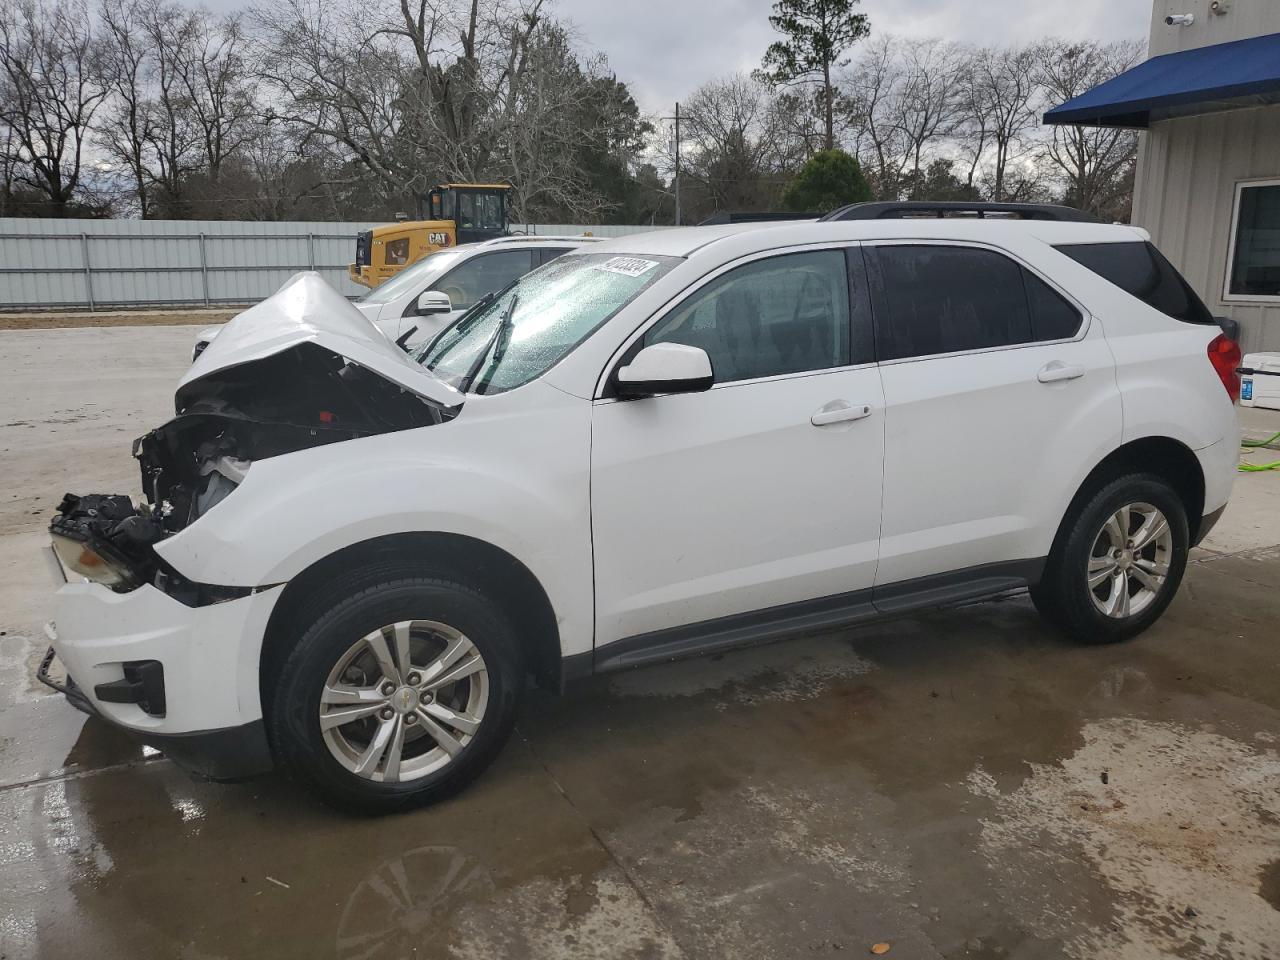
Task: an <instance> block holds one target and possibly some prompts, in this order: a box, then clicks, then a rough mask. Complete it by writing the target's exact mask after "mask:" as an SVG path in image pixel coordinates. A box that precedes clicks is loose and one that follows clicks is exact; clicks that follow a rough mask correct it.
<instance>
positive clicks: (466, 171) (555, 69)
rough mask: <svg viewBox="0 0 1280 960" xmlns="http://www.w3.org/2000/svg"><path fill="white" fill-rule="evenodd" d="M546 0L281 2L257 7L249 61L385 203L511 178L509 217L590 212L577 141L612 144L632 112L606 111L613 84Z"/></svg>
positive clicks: (593, 202) (318, 140)
mask: <svg viewBox="0 0 1280 960" xmlns="http://www.w3.org/2000/svg"><path fill="white" fill-rule="evenodd" d="M543 3H544V0H486V2H481V0H437V2H428V0H401V2H400V4H399V7H398V9H396V10H395V11H394V12H392V13H389V14H388V15H386V16H384V17H381V18H379V17H374V18H372V19H371V18H370V14H369V11H368V9H365V8H357V7H355V6H349V5H347V0H287V2H286V3H285V4H283V5H282V6H280V7H273V8H270V9H266V8H263V9H259V10H258V11H256V12H255V14H254V21H255V23H256V24H257V25H258V27H259V29H260V33H261V36H262V46H261V49H260V50H259V52H258V53H257V54H256V58H257V60H258V62H259V64H260V66H259V69H260V70H261V72H262V75H263V76H264V78H265V79H266V80H267V81H268V83H269V84H270V86H271V88H272V90H273V92H274V94H275V96H274V97H273V100H274V101H275V102H276V103H277V104H278V106H277V107H276V110H277V113H276V117H277V118H278V119H280V120H282V121H284V122H286V123H288V124H290V125H292V126H293V127H295V128H296V129H297V130H298V131H299V136H300V140H301V142H303V143H306V144H324V145H327V147H328V148H329V149H330V150H332V152H333V154H334V157H335V159H336V160H337V161H338V163H339V164H341V163H344V162H347V161H355V162H356V163H358V164H359V165H360V166H362V167H364V168H365V169H366V170H367V171H368V173H369V175H371V176H372V177H373V178H375V180H376V181H377V182H378V184H379V185H380V190H381V192H382V193H383V195H384V196H386V197H388V198H397V200H398V201H399V202H402V203H407V204H411V205H416V206H418V207H419V209H421V206H420V205H421V202H422V198H423V197H424V195H425V192H426V188H428V187H429V186H431V185H432V184H433V183H435V182H438V181H440V180H462V181H479V180H486V179H510V180H511V181H512V183H513V185H514V187H515V190H514V193H513V196H512V199H513V204H514V207H515V215H516V217H517V218H525V217H529V216H531V215H532V214H533V213H534V212H536V211H538V210H563V211H572V212H575V213H576V214H577V215H580V216H591V215H594V214H595V213H598V212H599V211H600V209H601V204H602V198H601V197H600V196H599V195H598V193H597V192H595V191H593V189H592V187H591V185H590V184H589V183H587V182H586V178H584V177H583V176H582V171H581V170H580V169H579V164H578V161H579V159H580V158H581V156H582V150H583V148H584V146H589V147H593V148H600V149H608V145H609V143H610V142H611V140H613V139H616V132H615V131H616V128H617V127H618V125H619V121H621V125H622V126H624V127H625V126H626V125H627V124H628V123H630V124H631V125H632V126H633V127H634V126H635V124H637V123H639V122H640V121H639V118H638V114H637V115H636V116H634V117H632V118H631V119H630V120H628V119H627V118H626V117H622V116H621V114H617V113H616V112H615V113H614V114H612V115H611V114H610V104H611V103H613V101H612V100H611V99H610V97H608V96H603V97H602V95H601V94H602V92H606V93H607V88H608V86H609V84H611V83H612V84H616V81H615V80H613V79H612V78H611V75H609V74H608V73H607V71H606V69H605V65H604V63H603V61H602V60H601V59H600V58H598V57H591V56H587V57H583V56H581V55H579V54H578V53H577V51H576V50H575V49H574V48H573V45H572V43H571V41H570V38H569V37H568V36H567V34H566V33H565V32H564V31H563V30H562V29H561V28H560V27H559V26H558V25H557V24H555V23H554V22H552V21H549V20H547V19H545V18H544V17H543V15H542V7H543ZM626 100H627V102H628V103H631V101H630V98H629V95H627V97H626ZM619 109H621V107H619ZM631 109H632V110H633V111H634V103H631Z"/></svg>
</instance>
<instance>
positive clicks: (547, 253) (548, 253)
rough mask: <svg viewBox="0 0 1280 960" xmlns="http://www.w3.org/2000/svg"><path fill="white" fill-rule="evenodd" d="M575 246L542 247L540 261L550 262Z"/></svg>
mask: <svg viewBox="0 0 1280 960" xmlns="http://www.w3.org/2000/svg"><path fill="white" fill-rule="evenodd" d="M572 249H573V247H540V248H539V249H538V263H539V265H541V264H544V263H550V262H551V261H552V260H554V259H555V258H556V257H563V256H564V255H565V254H566V253H568V252H569V251H570V250H572Z"/></svg>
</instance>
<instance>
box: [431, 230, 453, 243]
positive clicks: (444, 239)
mask: <svg viewBox="0 0 1280 960" xmlns="http://www.w3.org/2000/svg"><path fill="white" fill-rule="evenodd" d="M427 242H428V243H429V244H431V245H432V246H433V247H447V246H448V245H449V234H447V233H445V232H444V231H443V230H433V231H432V232H431V233H428V234H427Z"/></svg>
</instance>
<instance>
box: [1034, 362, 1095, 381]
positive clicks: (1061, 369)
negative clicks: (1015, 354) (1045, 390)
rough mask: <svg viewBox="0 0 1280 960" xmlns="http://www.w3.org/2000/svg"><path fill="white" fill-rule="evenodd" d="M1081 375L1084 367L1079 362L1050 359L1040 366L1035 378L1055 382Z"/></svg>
mask: <svg viewBox="0 0 1280 960" xmlns="http://www.w3.org/2000/svg"><path fill="white" fill-rule="evenodd" d="M1083 376H1084V367H1082V366H1080V365H1079V364H1075V363H1063V362H1062V361H1061V360H1050V361H1049V362H1048V363H1046V364H1045V365H1044V366H1043V367H1041V368H1040V372H1039V373H1037V374H1036V379H1037V380H1039V381H1040V382H1041V383H1057V382H1058V381H1059V380H1079V379H1080V378H1081V377H1083Z"/></svg>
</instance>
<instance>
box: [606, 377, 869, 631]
mask: <svg viewBox="0 0 1280 960" xmlns="http://www.w3.org/2000/svg"><path fill="white" fill-rule="evenodd" d="M841 400H843V401H845V402H847V403H849V404H858V405H868V406H870V407H871V408H872V410H873V414H872V415H871V416H869V417H866V418H864V419H861V420H857V421H844V422H840V423H833V424H830V425H827V426H814V425H813V424H812V423H811V417H812V416H813V414H814V413H816V412H817V411H819V410H821V409H823V408H824V407H828V406H829V405H830V404H832V403H834V402H837V401H841ZM881 408H882V395H881V389H880V372H879V370H878V369H877V368H876V367H875V366H874V365H873V366H869V367H863V368H855V369H846V370H833V371H827V372H823V373H815V374H809V375H799V376H787V377H775V378H769V379H764V380H755V381H746V382H742V383H729V384H724V385H722V386H718V387H715V388H713V389H711V390H708V391H706V392H705V393H693V394H684V395H676V396H665V397H648V398H645V399H642V400H632V401H625V402H615V401H611V400H602V401H599V402H597V404H596V406H595V409H594V416H593V420H592V463H591V469H592V517H593V524H594V533H595V538H594V542H595V554H596V563H595V575H596V644H597V646H603V645H605V644H607V643H610V642H612V641H614V640H618V639H621V638H623V637H627V636H634V635H636V634H641V633H649V632H651V631H654V630H661V629H664V628H667V627H674V626H680V625H682V624H687V623H696V622H698V621H701V620H711V619H714V618H717V617H723V616H728V615H731V614H735V613H742V612H745V611H749V610H754V609H762V608H765V607H772V606H779V605H781V604H784V603H792V602H795V601H799V600H811V599H816V598H818V597H825V596H831V595H833V594H840V593H848V592H851V591H854V590H860V589H867V588H869V587H871V585H872V583H873V581H874V579H875V569H876V540H877V538H878V537H879V532H880V517H879V509H880V466H881V459H882V455H883V449H884V424H883V420H882V418H881V416H880V415H879V413H880V410H881Z"/></svg>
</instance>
